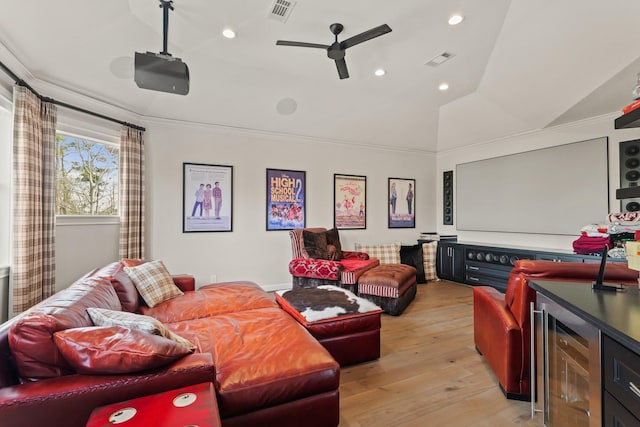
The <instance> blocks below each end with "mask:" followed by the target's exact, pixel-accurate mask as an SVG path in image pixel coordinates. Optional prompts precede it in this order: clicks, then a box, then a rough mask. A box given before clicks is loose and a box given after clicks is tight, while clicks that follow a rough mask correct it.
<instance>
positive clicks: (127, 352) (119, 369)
mask: <svg viewBox="0 0 640 427" xmlns="http://www.w3.org/2000/svg"><path fill="white" fill-rule="evenodd" d="M53 337H54V340H55V343H56V346H57V347H58V350H60V352H61V353H62V355H63V356H64V358H65V359H66V360H67V362H69V364H70V365H71V366H72V367H73V368H74V369H75V370H76V372H78V373H79V374H89V375H90V374H126V373H130V372H138V371H143V370H147V369H154V368H159V367H161V366H164V365H167V364H169V363H171V362H173V361H174V360H176V359H179V358H181V357H183V356H185V355H187V354H189V353H191V352H190V351H189V350H188V349H187V348H186V347H185V346H183V345H182V344H179V343H177V342H175V341H172V340H170V339H167V338H164V337H161V336H159V335H153V334H148V333H146V332H142V331H138V330H133V329H127V328H123V327H121V326H107V327H104V326H97V327H87V328H74V329H66V330H64V331H58V332H56V333H55V334H54V335H53Z"/></svg>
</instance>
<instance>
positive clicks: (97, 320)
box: [87, 307, 196, 351]
mask: <svg viewBox="0 0 640 427" xmlns="http://www.w3.org/2000/svg"><path fill="white" fill-rule="evenodd" d="M87 313H89V317H91V321H92V322H93V324H94V325H95V326H122V327H123V328H127V329H134V330H137V331H142V332H146V333H148V334H153V335H160V336H161V337H165V338H168V339H170V340H171V341H175V342H177V343H179V344H182V345H183V346H185V347H186V348H188V349H189V350H191V351H194V350H195V349H196V346H195V345H194V344H193V343H192V342H191V341H189V340H188V339H185V338H182V337H181V336H180V335H177V334H174V333H173V332H171V331H170V330H169V329H167V328H166V327H165V326H164V325H163V324H162V323H161V322H160V321H159V320H157V319H154V318H153V317H151V316H144V315H142V314H135V313H127V312H124V311H115V310H108V309H106V308H93V307H91V308H87Z"/></svg>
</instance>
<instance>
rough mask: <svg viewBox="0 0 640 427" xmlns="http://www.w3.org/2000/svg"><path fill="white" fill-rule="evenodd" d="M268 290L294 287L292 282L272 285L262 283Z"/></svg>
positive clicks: (273, 290)
mask: <svg viewBox="0 0 640 427" xmlns="http://www.w3.org/2000/svg"><path fill="white" fill-rule="evenodd" d="M260 287H261V288H262V289H264V290H265V291H267V292H275V291H280V290H289V289H291V288H292V287H293V285H292V284H291V283H274V284H272V285H260Z"/></svg>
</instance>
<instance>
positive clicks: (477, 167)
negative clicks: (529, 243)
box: [455, 137, 609, 235]
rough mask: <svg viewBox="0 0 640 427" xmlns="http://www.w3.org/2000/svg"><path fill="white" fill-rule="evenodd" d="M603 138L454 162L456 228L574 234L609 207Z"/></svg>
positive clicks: (605, 147) (601, 215)
mask: <svg viewBox="0 0 640 427" xmlns="http://www.w3.org/2000/svg"><path fill="white" fill-rule="evenodd" d="M608 163H609V162H608V144H607V138H606V137H603V138H597V139H591V140H588V141H582V142H575V143H572V144H566V145H560V146H556V147H551V148H544V149H540V150H534V151H527V152H523V153H518V154H512V155H508V156H502V157H495V158H492V159H486V160H480V161H475V162H471V163H462V164H459V165H456V178H455V180H456V194H457V196H456V221H457V228H458V229H459V230H473V231H500V232H513V233H535V234H559V235H578V234H580V229H581V228H582V227H583V226H585V225H587V224H591V223H598V222H602V221H604V220H605V218H606V216H607V214H608V213H609V172H608Z"/></svg>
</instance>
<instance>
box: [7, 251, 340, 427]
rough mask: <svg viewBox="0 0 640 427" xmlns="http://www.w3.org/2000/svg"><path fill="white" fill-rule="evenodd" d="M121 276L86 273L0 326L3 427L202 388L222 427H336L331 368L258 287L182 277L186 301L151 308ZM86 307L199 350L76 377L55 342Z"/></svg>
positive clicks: (72, 425) (111, 268) (117, 267)
mask: <svg viewBox="0 0 640 427" xmlns="http://www.w3.org/2000/svg"><path fill="white" fill-rule="evenodd" d="M122 268H123V266H122V264H121V263H119V262H117V263H113V264H110V265H108V266H106V267H104V268H102V269H100V270H98V271H96V272H93V273H92V274H90V275H87V276H85V277H83V278H81V279H79V280H78V281H77V282H75V283H74V284H72V285H71V286H69V287H68V288H67V289H65V290H63V291H61V292H59V293H57V294H55V295H53V296H52V297H50V298H48V299H47V300H45V301H43V302H42V303H40V304H38V305H37V306H35V307H32V308H31V309H29V310H28V311H27V312H25V313H23V314H22V315H19V316H17V317H16V318H14V319H11V320H10V321H8V322H6V323H5V324H3V325H1V326H0V420H2V421H1V423H2V424H3V425H5V423H6V425H10V426H12V427H33V426H45V425H51V426H66V427H82V426H84V425H85V423H86V422H87V420H88V419H89V415H90V413H91V411H92V410H93V409H94V408H96V407H99V406H104V405H108V404H111V403H115V402H119V401H123V400H128V399H132V398H136V397H141V396H145V395H150V394H155V393H159V392H163V391H166V390H171V389H176V388H180V387H184V386H188V385H192V384H198V383H202V382H209V381H210V382H212V383H213V384H214V386H215V390H216V395H217V400H218V407H219V412H220V418H221V419H222V424H223V426H225V427H235V426H279V427H287V426H291V427H293V426H299V425H301V420H304V422H303V424H304V425H305V426H317V427H335V426H337V425H338V422H339V395H338V390H339V385H340V377H339V375H340V370H339V366H338V363H337V362H336V361H335V360H334V359H333V358H332V357H331V355H330V354H329V353H328V352H327V351H326V350H325V349H324V348H323V347H322V345H320V343H318V341H316V340H315V339H314V338H313V337H312V336H311V335H310V334H309V333H308V332H307V331H306V330H305V329H304V328H303V327H302V326H301V325H300V324H298V323H297V322H296V321H295V320H294V319H293V318H292V317H291V316H289V314H287V313H286V312H284V311H283V310H282V309H280V308H279V307H278V305H277V304H276V303H275V302H274V301H273V300H272V299H271V298H269V296H268V295H267V294H266V293H265V292H264V291H262V290H261V289H260V288H259V287H258V286H257V285H256V284H254V283H251V282H233V283H221V284H216V285H209V286H206V287H203V288H200V289H199V290H197V291H194V287H195V283H194V280H193V278H192V277H190V276H180V277H176V278H174V281H175V282H176V284H177V285H178V286H179V287H180V288H181V289H182V290H183V291H184V295H182V296H179V297H176V298H173V299H171V300H168V301H165V302H163V303H160V304H159V305H156V306H154V307H153V308H149V307H146V306H145V305H144V304H143V303H141V301H142V300H141V299H139V297H138V294H137V291H136V290H135V287H132V283H131V282H130V280H128V277H127V276H126V274H125V273H124V272H123V270H122ZM89 307H101V308H107V309H111V310H125V311H131V312H137V313H141V314H145V315H148V316H152V317H154V318H156V319H158V320H160V321H161V322H162V323H163V324H164V325H165V326H166V327H167V328H168V329H170V330H171V331H173V332H175V333H177V334H179V335H181V336H183V337H185V338H187V339H190V340H192V342H195V343H197V345H198V350H196V352H195V353H192V354H188V355H187V356H185V357H183V358H181V359H179V360H177V361H176V362H173V363H172V364H170V365H168V366H165V367H162V368H157V369H154V370H150V371H143V372H135V373H128V374H118V375H81V374H77V373H75V372H74V371H73V370H72V368H71V367H70V365H68V364H67V363H66V361H65V360H64V358H63V357H62V356H61V354H60V352H59V351H58V350H57V347H56V345H55V343H54V340H53V333H54V332H56V331H59V330H62V329H69V328H78V327H88V326H92V322H91V319H90V318H89V316H88V314H87V313H86V309H87V308H89Z"/></svg>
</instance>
